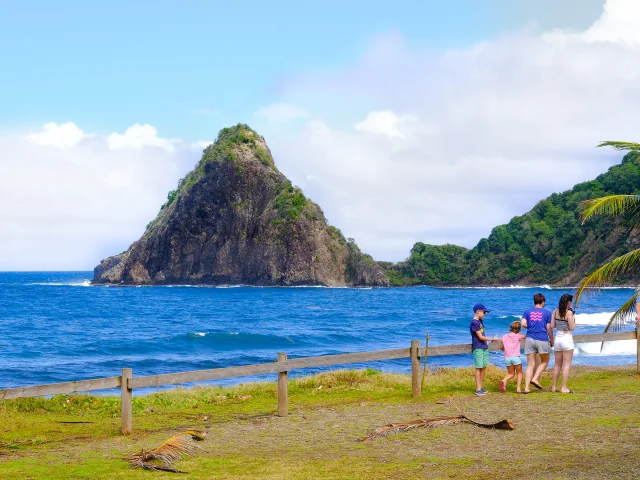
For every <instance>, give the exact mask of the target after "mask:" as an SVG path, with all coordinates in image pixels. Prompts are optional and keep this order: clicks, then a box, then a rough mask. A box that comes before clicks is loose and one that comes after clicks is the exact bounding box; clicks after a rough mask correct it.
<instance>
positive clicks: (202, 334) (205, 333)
mask: <svg viewBox="0 0 640 480" xmlns="http://www.w3.org/2000/svg"><path fill="white" fill-rule="evenodd" d="M193 335H195V336H196V337H204V336H206V335H207V332H193Z"/></svg>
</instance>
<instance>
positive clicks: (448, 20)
mask: <svg viewBox="0 0 640 480" xmlns="http://www.w3.org/2000/svg"><path fill="white" fill-rule="evenodd" d="M558 3H560V4H562V5H563V6H561V7H558V5H557V4H558ZM578 5H579V6H578ZM601 8H602V2H601V1H595V0H565V2H556V1H549V0H538V1H536V2H530V1H514V0H487V1H477V0H449V1H446V2H441V1H438V2H434V1H406V0H399V1H394V2H387V1H384V2H371V1H346V2H345V1H335V0H329V1H324V2H300V1H288V0H287V1H274V2H264V1H253V0H248V1H244V2H242V6H241V7H240V6H238V4H237V3H234V2H227V1H225V2H220V1H181V2H178V1H166V0H160V1H153V2H150V1H111V2H86V1H65V0H63V1H59V2H48V1H6V0H5V1H4V2H0V12H1V14H0V57H1V58H2V64H3V65H2V70H3V75H2V76H1V77H0V104H1V105H2V108H1V109H0V128H2V127H4V129H11V128H17V127H25V126H32V125H38V126H39V125H41V124H44V123H45V122H49V121H56V122H64V121H68V120H73V121H74V122H75V123H77V124H79V125H81V126H82V127H83V128H84V129H86V130H90V131H97V132H110V131H113V130H123V129H125V128H126V127H128V126H129V125H131V124H133V123H136V122H140V123H151V124H153V125H154V126H156V127H157V128H158V130H159V131H160V132H161V133H162V134H163V135H164V136H167V137H180V138H184V139H189V140H203V139H211V138H213V137H214V136H215V134H216V133H217V131H218V130H219V128H221V127H223V126H226V125H228V124H234V123H237V122H238V121H245V122H251V114H252V113H253V112H254V111H256V110H257V109H259V108H260V107H262V106H264V105H267V104H269V103H272V102H274V101H277V100H278V99H279V98H280V97H281V96H282V94H283V92H282V91H281V88H280V84H281V82H282V80H283V79H286V78H287V77H288V76H291V75H296V74H298V73H301V72H322V71H332V70H337V69H340V68H343V67H344V66H345V65H349V64H351V63H353V62H354V61H356V60H357V59H358V58H359V57H360V56H362V55H363V53H364V52H365V51H366V49H367V48H368V45H369V44H370V42H371V41H372V39H373V38H375V37H376V36H379V35H384V34H387V33H388V32H399V33H400V34H401V35H402V36H403V37H404V38H405V39H406V41H407V42H408V43H409V44H411V45H415V46H424V47H425V48H429V49H433V50H440V49H446V48H452V47H464V46H467V45H472V44H473V43H475V42H477V41H479V40H482V39H486V38H491V37H493V36H495V35H496V34H499V33H500V32H502V31H505V30H511V29H515V28H519V27H521V26H523V25H525V24H529V23H531V22H533V23H535V24H536V25H537V27H538V28H540V29H543V30H548V29H551V28H557V27H563V28H584V27H586V26H587V25H589V24H590V23H591V22H593V20H594V19H595V18H597V17H598V15H599V13H600V11H601Z"/></svg>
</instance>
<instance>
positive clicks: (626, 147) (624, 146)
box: [598, 141, 640, 151]
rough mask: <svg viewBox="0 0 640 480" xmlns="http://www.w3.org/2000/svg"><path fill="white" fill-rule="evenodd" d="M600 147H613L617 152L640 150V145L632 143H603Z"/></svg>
mask: <svg viewBox="0 0 640 480" xmlns="http://www.w3.org/2000/svg"><path fill="white" fill-rule="evenodd" d="M598 147H612V148H615V149H616V150H631V151H633V150H640V143H632V142H612V141H608V142H602V143H601V144H600V145H598Z"/></svg>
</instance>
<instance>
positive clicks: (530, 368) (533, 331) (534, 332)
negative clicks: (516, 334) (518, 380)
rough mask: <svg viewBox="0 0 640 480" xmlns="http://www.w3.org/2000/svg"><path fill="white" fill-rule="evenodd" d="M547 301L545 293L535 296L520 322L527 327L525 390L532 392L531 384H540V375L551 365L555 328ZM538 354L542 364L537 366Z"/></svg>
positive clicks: (539, 386) (525, 391) (538, 386)
mask: <svg viewBox="0 0 640 480" xmlns="http://www.w3.org/2000/svg"><path fill="white" fill-rule="evenodd" d="M546 301H547V299H546V298H544V295H542V294H541V293H536V294H535V295H534V296H533V308H530V309H529V310H527V311H525V312H524V313H523V314H522V319H521V320H520V323H521V324H522V326H523V327H524V328H526V329H527V338H526V340H525V343H524V353H525V355H526V356H527V370H526V373H525V376H524V392H523V393H530V390H529V384H531V385H533V386H534V387H536V388H542V386H541V385H540V376H541V375H542V372H544V371H545V369H546V368H547V365H549V348H550V347H553V329H552V328H551V312H550V311H549V310H546V309H545V308H544V304H545V302H546ZM536 354H539V355H540V365H538V368H536V366H535V365H536Z"/></svg>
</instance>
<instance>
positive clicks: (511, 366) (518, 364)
mask: <svg viewBox="0 0 640 480" xmlns="http://www.w3.org/2000/svg"><path fill="white" fill-rule="evenodd" d="M521 328H522V326H521V325H520V322H513V323H512V324H511V325H510V326H509V330H510V332H509V333H507V334H506V335H505V336H504V337H502V340H500V350H504V363H505V365H506V366H507V372H508V373H507V376H506V377H504V378H503V379H502V380H500V385H499V387H500V391H501V392H502V393H504V392H506V391H507V382H508V381H509V380H511V379H512V378H513V377H515V376H517V382H518V383H517V386H516V393H522V390H521V389H520V385H521V384H522V359H521V358H520V340H521V339H523V338H525V337H526V335H522V334H521V333H520V329H521Z"/></svg>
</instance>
